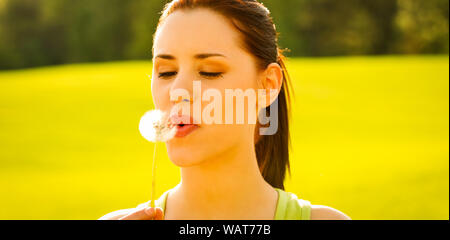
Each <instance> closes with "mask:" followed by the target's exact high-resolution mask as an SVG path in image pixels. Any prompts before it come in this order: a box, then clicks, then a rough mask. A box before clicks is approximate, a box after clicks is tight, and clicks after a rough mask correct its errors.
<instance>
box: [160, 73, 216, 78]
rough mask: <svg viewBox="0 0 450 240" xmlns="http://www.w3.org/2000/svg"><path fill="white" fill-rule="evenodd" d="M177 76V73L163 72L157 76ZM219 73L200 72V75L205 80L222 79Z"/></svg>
mask: <svg viewBox="0 0 450 240" xmlns="http://www.w3.org/2000/svg"><path fill="white" fill-rule="evenodd" d="M176 74H177V72H163V73H160V74H159V77H160V78H170V77H173V76H175V75H176ZM222 74H223V73H221V72H200V75H202V76H204V77H206V78H218V77H222Z"/></svg>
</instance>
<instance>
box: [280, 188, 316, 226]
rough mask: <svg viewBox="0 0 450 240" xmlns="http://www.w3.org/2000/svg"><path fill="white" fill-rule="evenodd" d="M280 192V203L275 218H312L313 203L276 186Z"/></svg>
mask: <svg viewBox="0 0 450 240" xmlns="http://www.w3.org/2000/svg"><path fill="white" fill-rule="evenodd" d="M275 190H277V192H278V203H277V208H276V211H275V220H310V219H311V203H310V202H309V201H307V200H303V199H299V198H298V197H297V196H296V195H295V194H293V193H290V192H285V191H283V190H281V189H279V188H275Z"/></svg>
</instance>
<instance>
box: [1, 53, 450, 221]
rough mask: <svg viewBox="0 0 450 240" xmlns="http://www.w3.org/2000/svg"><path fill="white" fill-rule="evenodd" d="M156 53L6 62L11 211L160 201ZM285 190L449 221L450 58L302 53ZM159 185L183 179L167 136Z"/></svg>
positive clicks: (383, 214) (4, 128)
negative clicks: (153, 79)
mask: <svg viewBox="0 0 450 240" xmlns="http://www.w3.org/2000/svg"><path fill="white" fill-rule="evenodd" d="M151 69H152V66H151V62H142V61H141V62H113V63H95V64H78V65H63V66H55V67H45V68H36V69H27V70H17V71H1V72H0V219H98V218H99V217H101V216H102V215H104V214H106V213H108V212H111V211H114V210H117V209H122V208H131V207H135V206H137V205H138V204H140V203H142V202H145V201H147V200H149V197H150V190H151V188H150V186H151V184H150V183H151V159H152V150H153V144H152V143H149V142H146V141H145V139H143V138H142V137H141V135H140V133H139V131H138V123H139V120H140V117H141V116H142V115H143V114H144V113H145V112H146V111H147V110H149V109H151V108H153V104H152V100H151V91H150V78H149V76H148V75H151ZM288 69H289V71H290V75H291V78H292V83H293V90H294V92H295V100H294V102H293V111H292V116H293V118H292V125H291V126H292V128H291V136H292V152H291V163H292V176H291V177H289V178H287V179H286V191H289V192H293V193H295V194H296V195H297V196H298V197H299V198H302V199H306V200H309V201H311V202H312V203H313V204H319V205H328V206H331V207H334V208H337V209H339V210H341V211H343V212H345V213H346V214H348V215H349V216H350V217H351V218H352V219H449V57H448V56H447V55H444V56H406V57H399V56H380V57H340V58H316V59H312V58H296V59H290V60H289V62H288ZM158 156H159V157H158V173H157V176H158V178H157V195H158V196H159V195H160V194H161V193H162V192H164V191H165V190H167V189H169V188H172V187H174V186H175V185H176V184H178V182H179V180H180V176H179V169H178V168H177V167H176V166H175V165H173V164H172V163H171V162H170V160H169V159H168V158H167V154H166V150H165V146H164V145H163V144H159V146H158Z"/></svg>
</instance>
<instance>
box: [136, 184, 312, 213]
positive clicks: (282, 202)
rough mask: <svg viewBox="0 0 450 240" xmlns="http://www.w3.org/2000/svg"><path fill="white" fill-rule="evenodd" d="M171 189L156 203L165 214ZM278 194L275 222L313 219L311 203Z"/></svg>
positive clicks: (145, 204) (285, 193) (293, 196)
mask: <svg viewBox="0 0 450 240" xmlns="http://www.w3.org/2000/svg"><path fill="white" fill-rule="evenodd" d="M170 190H171V189H169V190H167V191H166V192H164V193H163V194H162V195H161V196H160V197H159V198H158V199H157V200H156V201H155V207H159V208H161V209H162V210H163V212H165V209H166V208H165V207H166V200H167V195H168V194H169V192H170ZM275 190H276V191H277V192H278V202H277V208H276V211H275V219H274V220H310V219H311V203H310V202H309V201H306V200H303V199H299V198H298V197H297V196H296V195H295V194H294V193H290V192H285V191H283V190H281V189H279V188H275ZM146 206H150V201H148V202H145V203H142V204H139V206H138V207H137V208H143V207H146Z"/></svg>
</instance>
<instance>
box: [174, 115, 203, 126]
mask: <svg viewBox="0 0 450 240" xmlns="http://www.w3.org/2000/svg"><path fill="white" fill-rule="evenodd" d="M169 119H170V123H171V124H173V125H179V124H183V125H197V124H194V118H192V117H191V116H186V115H172V116H170V118H169Z"/></svg>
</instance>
